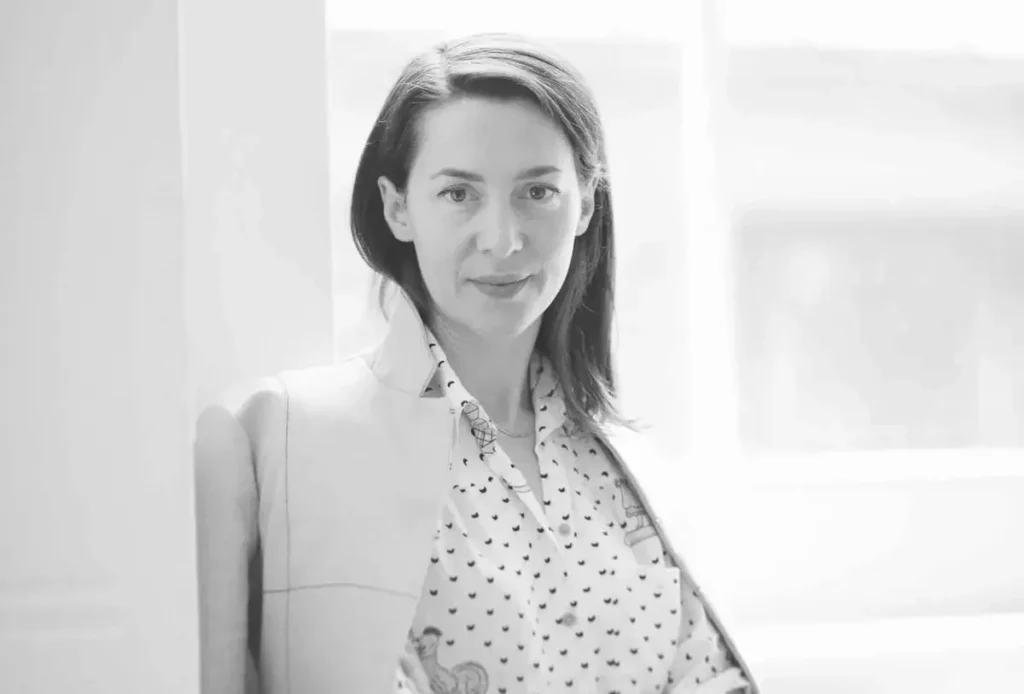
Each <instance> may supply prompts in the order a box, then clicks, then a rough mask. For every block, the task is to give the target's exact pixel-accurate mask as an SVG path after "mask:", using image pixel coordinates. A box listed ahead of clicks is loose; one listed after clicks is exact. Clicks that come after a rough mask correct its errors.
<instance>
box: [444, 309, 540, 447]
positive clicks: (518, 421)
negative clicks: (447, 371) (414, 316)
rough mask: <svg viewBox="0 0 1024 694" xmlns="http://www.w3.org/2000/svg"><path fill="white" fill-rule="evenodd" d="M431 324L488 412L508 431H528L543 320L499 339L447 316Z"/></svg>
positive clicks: (463, 379) (461, 376)
mask: <svg viewBox="0 0 1024 694" xmlns="http://www.w3.org/2000/svg"><path fill="white" fill-rule="evenodd" d="M431 323H432V324H431V329H432V330H433V332H434V336H435V337H436V338H437V340H438V342H439V343H440V344H441V347H442V349H444V353H445V355H447V357H448V362H449V364H450V365H451V367H452V369H453V370H454V371H455V373H456V374H457V375H458V377H459V380H460V381H461V382H462V385H463V386H465V388H466V390H468V391H469V392H470V393H471V394H472V395H473V397H474V398H476V399H477V400H478V401H479V402H480V404H481V405H483V408H484V410H486V412H487V415H488V416H489V417H490V418H491V419H493V420H494V421H495V423H496V424H497V425H498V426H500V427H501V428H502V429H504V430H505V431H507V432H516V433H518V432H521V431H524V430H527V429H528V428H529V427H530V425H531V424H530V422H531V418H532V417H533V403H532V397H531V394H530V385H529V367H530V357H531V356H532V355H533V350H534V346H535V345H536V342H537V335H538V333H539V331H540V321H537V322H536V323H535V324H534V325H533V326H531V327H530V328H528V329H527V330H526V331H524V332H522V333H520V334H517V335H510V336H503V337H500V338H495V339H487V338H484V337H481V336H479V335H476V334H474V333H472V332H471V331H469V330H467V329H465V328H463V327H461V326H457V325H454V324H452V323H451V322H450V321H448V320H445V319H444V318H440V317H437V318H435V319H434V320H433V321H432V322H431Z"/></svg>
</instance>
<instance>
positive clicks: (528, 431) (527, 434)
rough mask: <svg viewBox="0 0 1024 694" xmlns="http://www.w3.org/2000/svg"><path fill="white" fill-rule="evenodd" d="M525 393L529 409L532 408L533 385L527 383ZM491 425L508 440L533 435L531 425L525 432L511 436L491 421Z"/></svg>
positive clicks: (511, 434)
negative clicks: (529, 405) (528, 400)
mask: <svg viewBox="0 0 1024 694" xmlns="http://www.w3.org/2000/svg"><path fill="white" fill-rule="evenodd" d="M526 392H527V393H528V397H529V398H530V403H531V407H532V403H533V383H530V382H527V391H526ZM531 414H532V412H531ZM491 423H492V424H493V425H494V428H495V429H497V430H498V431H500V432H501V433H502V434H504V435H505V436H507V437H509V438H510V439H525V438H526V437H527V436H529V435H530V434H532V433H533V424H531V425H530V426H529V427H528V428H527V429H526V431H525V432H523V433H522V434H513V433H511V432H509V431H505V430H504V429H502V428H501V427H500V426H498V423H497V422H495V421H492V422H491Z"/></svg>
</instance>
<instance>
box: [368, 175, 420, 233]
mask: <svg viewBox="0 0 1024 694" xmlns="http://www.w3.org/2000/svg"><path fill="white" fill-rule="evenodd" d="M377 188H379V189H380V200H381V202H382V203H383V204H384V220H385V221H386V222H387V223H388V227H389V228H390V229H391V234H392V236H394V237H395V238H396V239H398V240H399V241H404V242H409V241H412V227H411V226H410V225H409V210H408V207H407V206H406V202H405V194H404V193H402V192H401V191H399V190H398V188H396V187H395V184H394V183H392V182H391V180H390V179H388V177H387V176H381V177H380V178H378V179H377Z"/></svg>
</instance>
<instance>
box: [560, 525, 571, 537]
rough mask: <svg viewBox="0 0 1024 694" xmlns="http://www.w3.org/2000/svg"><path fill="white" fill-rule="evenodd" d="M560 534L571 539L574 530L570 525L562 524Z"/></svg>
mask: <svg viewBox="0 0 1024 694" xmlns="http://www.w3.org/2000/svg"><path fill="white" fill-rule="evenodd" d="M558 534H559V535H561V536H562V537H569V535H571V534H572V528H571V527H570V526H569V524H568V523H562V524H561V525H560V526H558Z"/></svg>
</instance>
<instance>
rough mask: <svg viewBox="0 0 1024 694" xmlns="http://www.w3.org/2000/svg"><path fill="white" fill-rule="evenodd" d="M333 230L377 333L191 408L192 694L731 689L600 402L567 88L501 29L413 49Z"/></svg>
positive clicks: (592, 136) (651, 493)
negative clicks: (355, 267)
mask: <svg viewBox="0 0 1024 694" xmlns="http://www.w3.org/2000/svg"><path fill="white" fill-rule="evenodd" d="M351 222H352V233H353V236H354V238H355V241H356V244H357V246H358V248H359V249H360V252H361V254H362V255H363V257H364V258H365V260H366V261H367V263H369V265H370V266H371V267H372V268H373V269H374V270H375V271H376V272H377V273H379V275H380V276H381V277H383V278H385V279H386V283H385V285H384V287H383V289H384V291H383V292H382V295H381V300H382V307H384V306H385V305H386V304H387V303H388V302H387V297H388V296H389V293H388V288H389V287H390V288H391V289H392V290H394V292H393V298H394V302H393V307H392V308H391V310H390V315H389V325H388V331H387V335H386V337H385V339H384V340H383V342H382V344H381V345H380V346H379V347H378V348H376V349H374V350H373V351H371V352H369V353H367V354H362V355H358V356H355V357H352V358H350V359H348V360H346V361H344V362H342V363H341V364H338V365H334V366H330V367H325V368H318V369H307V370H302V371H295V372H288V373H284V374H281V375H279V376H278V377H276V378H273V379H268V380H266V381H265V382H263V383H260V384H259V385H258V386H257V387H256V388H254V389H251V390H249V391H247V392H246V393H245V394H244V395H242V396H240V397H237V398H233V399H232V398H227V399H226V400H225V402H224V403H223V404H222V405H218V406H216V407H211V408H210V409H208V410H207V411H206V412H205V413H204V414H203V416H202V417H201V418H200V422H199V427H198V437H197V444H196V468H197V515H198V527H199V550H200V551H199V566H200V605H201V611H202V619H201V622H202V656H203V658H202V672H203V683H204V692H210V693H212V692H217V693H218V694H222V693H225V692H239V691H242V688H243V684H244V682H245V681H246V662H247V660H248V661H250V668H249V682H250V685H252V684H253V682H254V678H255V671H258V672H259V680H260V686H262V690H263V691H264V692H271V693H273V694H277V693H279V692H280V693H284V692H289V693H291V694H306V693H307V692H308V693H311V694H312V693H316V694H321V693H325V692H385V691H388V692H391V691H402V690H411V691H419V692H422V693H423V694H426V692H427V691H430V692H434V693H435V694H447V693H449V692H450V693H456V692H457V693H459V694H484V693H486V692H495V693H498V694H505V693H512V692H537V691H540V692H554V691H581V692H617V691H618V692H663V691H664V692H668V691H673V692H701V694H704V693H707V694H710V693H711V692H733V691H736V692H739V691H756V686H755V685H754V684H753V681H752V678H751V677H750V674H749V672H748V671H747V670H746V667H745V665H744V664H743V662H742V660H740V658H739V655H738V654H737V653H736V652H735V649H734V648H733V646H732V642H731V640H730V639H729V638H728V636H727V634H726V633H725V632H724V631H723V630H722V627H721V625H720V624H719V623H718V621H717V619H716V618H715V616H714V613H713V612H712V611H711V609H710V606H709V605H708V603H707V601H706V600H704V598H703V597H702V595H701V594H700V592H699V590H698V589H697V587H696V584H695V583H694V581H693V578H692V576H691V575H690V574H689V572H688V571H687V570H686V568H685V566H683V564H682V563H681V560H680V559H679V556H678V554H676V552H675V551H674V549H673V548H672V547H671V545H670V542H671V538H670V537H669V536H668V535H667V534H666V532H665V526H664V525H663V524H662V523H661V522H660V520H659V517H658V513H659V512H664V511H668V510H669V509H670V507H669V506H668V505H667V504H672V503H674V499H673V497H672V496H671V495H668V496H666V497H664V499H663V500H661V501H659V500H658V498H657V496H658V494H659V492H660V490H659V487H658V484H657V480H658V477H657V475H658V470H657V468H656V467H655V466H654V457H653V456H652V455H651V454H650V450H649V449H648V448H647V447H646V446H645V445H644V442H643V440H642V439H641V438H640V437H639V436H638V435H636V434H635V433H633V432H632V431H631V428H630V424H629V423H628V422H627V421H625V420H624V419H623V418H622V417H621V416H620V415H619V414H618V413H617V411H616V409H615V406H614V393H615V381H614V378H613V374H612V367H611V364H612V359H611V345H610V343H611V321H612V305H613V292H612V288H613V276H614V273H613V259H614V246H613V222H612V208H611V194H610V187H609V182H608V178H607V176H606V172H605V146H604V140H603V134H602V127H601V123H600V119H599V116H598V113H597V111H596V108H595V105H594V101H593V98H592V96H591V94H590V92H589V91H588V89H587V88H586V87H585V85H584V84H583V82H582V80H581V79H580V78H579V76H578V75H577V74H576V73H575V72H574V71H573V70H572V69H571V68H569V67H568V66H567V65H566V64H565V63H564V62H562V61H560V60H559V59H557V58H556V57H554V56H552V55H551V54H550V53H548V52H546V51H544V50H543V49H542V48H540V47H538V46H536V45H534V44H532V43H530V42H528V41H526V40H523V39H518V38H515V37H511V36H505V35H480V36H476V37H472V38H469V39H465V40H461V41H454V42H449V43H444V44H442V45H439V46H437V47H435V48H433V49H432V50H430V51H428V52H426V53H424V54H423V55H421V56H419V57H417V58H416V59H415V60H413V61H412V62H410V63H409V65H408V66H407V67H406V68H405V70H404V72H403V73H402V75H401V77H400V78H399V80H398V82H397V83H396V84H395V85H394V87H393V89H392V90H391V93H390V94H389V96H388V98H387V101H386V102H385V104H384V107H383V109H382V110H381V113H380V117H379V118H378V119H377V121H376V123H375V124H374V127H373V129H372V131H371V133H370V136H369V139H368V140H367V143H366V147H365V149H364V151H363V155H362V158H361V160H360V162H359V167H358V171H357V174H356V179H355V184H354V190H353V196H352V219H351ZM403 643H404V647H405V650H404V651H403ZM403 653H404V654H403ZM247 654H248V656H249V657H248V658H247ZM399 659H400V661H401V662H400V664H398V663H399ZM396 664H398V665H397V667H396ZM253 666H255V667H253Z"/></svg>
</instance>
